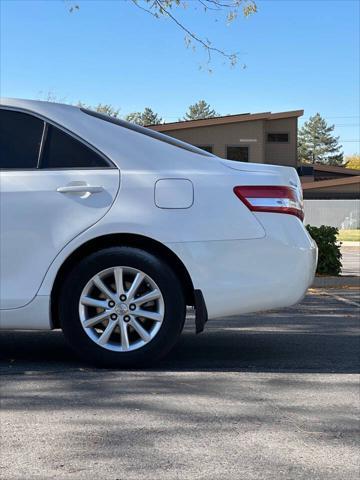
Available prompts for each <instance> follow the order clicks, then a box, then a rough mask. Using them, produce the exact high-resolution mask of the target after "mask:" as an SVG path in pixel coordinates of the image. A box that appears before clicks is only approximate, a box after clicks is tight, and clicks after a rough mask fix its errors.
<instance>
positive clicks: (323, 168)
mask: <svg viewBox="0 0 360 480" xmlns="http://www.w3.org/2000/svg"><path fill="white" fill-rule="evenodd" d="M305 166H306V165H305ZM314 170H316V171H318V172H327V173H337V174H340V175H360V170H355V169H352V168H345V167H336V166H332V165H314Z"/></svg>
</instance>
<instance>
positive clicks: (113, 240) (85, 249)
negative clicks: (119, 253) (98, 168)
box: [51, 233, 195, 328]
mask: <svg viewBox="0 0 360 480" xmlns="http://www.w3.org/2000/svg"><path fill="white" fill-rule="evenodd" d="M115 246H127V247H135V248H140V249H141V250H145V251H146V252H148V253H152V254H153V255H156V256H157V257H160V258H161V259H162V260H164V261H165V262H166V263H167V264H168V265H169V266H170V267H171V268H172V269H173V270H174V272H175V274H176V275H177V277H178V278H179V280H180V282H181V284H182V286H183V289H184V294H185V299H186V304H187V305H194V303H195V302H194V286H193V283H192V280H191V278H190V275H189V273H188V271H187V269H186V267H185V265H184V264H183V263H182V261H181V260H180V259H179V257H178V256H177V255H176V254H175V253H174V252H172V251H171V250H170V249H169V248H168V247H166V246H165V245H164V244H162V243H160V242H158V241H157V240H153V239H152V238H149V237H145V236H142V235H136V234H121V233H120V234H112V235H105V236H101V237H97V238H94V239H92V240H89V241H88V242H86V243H84V244H83V245H81V246H80V247H78V248H77V249H76V250H75V251H74V252H72V254H71V255H70V256H69V257H68V258H67V259H66V260H65V262H64V263H63V264H62V266H61V267H60V269H59V271H58V273H57V275H56V278H55V282H54V285H53V288H52V291H51V319H52V326H53V328H59V327H60V322H59V315H58V308H57V305H58V299H59V294H60V289H61V285H62V282H63V279H64V278H65V277H66V275H67V273H68V272H69V271H70V270H71V269H72V267H73V265H74V264H75V263H77V262H79V261H80V260H81V259H83V258H84V257H87V256H88V255H90V254H91V253H93V252H96V251H98V250H101V249H103V248H107V247H115Z"/></svg>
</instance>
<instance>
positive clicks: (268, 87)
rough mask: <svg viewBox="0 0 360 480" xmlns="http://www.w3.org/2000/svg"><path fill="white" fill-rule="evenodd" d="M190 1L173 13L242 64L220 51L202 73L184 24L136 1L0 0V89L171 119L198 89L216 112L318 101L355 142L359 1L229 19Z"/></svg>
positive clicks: (270, 2)
mask: <svg viewBox="0 0 360 480" xmlns="http://www.w3.org/2000/svg"><path fill="white" fill-rule="evenodd" d="M139 1H140V5H141V0H139ZM187 3H188V8H186V9H178V10H176V11H175V12H174V13H175V14H176V15H177V17H178V18H179V20H180V21H181V22H183V24H185V25H186V26H187V27H188V28H189V29H191V30H193V31H195V32H196V33H197V34H199V35H200V36H203V37H207V38H209V39H210V40H211V41H212V44H213V45H214V46H216V47H219V48H221V49H224V50H226V51H229V52H239V65H238V66H236V67H234V68H232V67H230V66H229V65H228V64H224V61H223V59H222V58H219V57H216V56H215V57H213V59H212V62H211V65H210V67H211V69H212V73H209V72H208V69H207V68H206V55H205V53H204V51H203V50H202V49H201V47H197V48H196V51H195V52H193V51H192V49H187V48H186V47H185V42H184V34H183V32H181V31H180V30H179V28H177V27H176V26H175V25H174V24H173V23H171V22H170V21H168V20H165V19H160V20H157V19H155V18H153V17H152V16H151V15H149V14H147V13H146V12H144V11H142V10H141V9H140V8H137V7H136V6H134V5H133V3H132V2H131V1H127V0H113V1H107V0H103V1H97V0H78V1H75V0H74V1H72V0H42V1H33V0H25V1H24V0H22V1H19V0H0V7H1V11H0V13H1V17H0V22H1V24H0V40H1V43H0V67H1V73H0V94H1V96H6V97H19V98H35V99H45V98H46V97H47V96H48V95H49V94H51V96H55V97H56V98H57V99H58V100H59V101H64V102H71V103H76V102H78V101H79V100H80V101H82V102H84V103H86V104H88V105H97V104H98V103H106V104H111V105H113V106H114V107H116V108H120V114H121V115H126V114H127V113H129V112H132V111H141V110H143V109H144V107H146V106H149V107H151V108H153V109H154V110H155V111H156V112H158V113H159V114H160V115H161V116H162V117H163V119H164V120H166V121H176V120H178V118H179V117H182V116H183V115H184V113H185V111H186V110H187V107H188V106H189V105H190V104H193V103H195V102H196V101H198V100H199V99H204V100H206V101H207V102H209V103H210V104H211V105H212V106H213V107H214V108H215V110H216V111H217V112H219V113H220V114H222V115H227V114H236V113H245V112H252V113H255V112H264V111H273V112H277V111H285V110H297V109H304V111H305V112H304V116H303V117H302V119H301V120H300V125H301V124H302V123H303V122H304V121H306V120H307V119H308V118H309V117H310V116H311V115H314V114H315V113H316V112H319V113H320V114H321V115H322V116H323V117H325V119H326V120H327V121H328V123H330V124H335V132H336V134H337V135H339V136H340V142H341V143H342V144H343V147H344V153H345V154H352V153H359V152H360V140H359V139H360V98H359V45H360V39H359V24H360V1H359V0H354V1H353V0H341V1H340V0H339V1H337V0H321V1H316V0H302V1H293V0H283V1H281V0H276V1H275V0H258V1H257V5H258V13H257V14H256V15H254V16H252V17H251V18H246V19H245V18H239V19H237V20H236V21H235V22H233V23H232V24H231V25H230V26H228V25H227V24H226V21H225V20H224V17H223V16H219V15H218V14H215V13H214V12H212V11H211V12H208V13H206V14H205V13H204V12H203V10H202V9H200V8H196V5H197V4H198V2H196V1H194V0H188V2H187ZM75 4H76V5H79V7H80V8H79V10H76V11H74V12H73V13H70V12H69V8H70V7H71V6H72V5H75ZM242 64H245V65H246V68H245V69H243V68H241V65H242Z"/></svg>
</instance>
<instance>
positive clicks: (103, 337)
mask: <svg viewBox="0 0 360 480" xmlns="http://www.w3.org/2000/svg"><path fill="white" fill-rule="evenodd" d="M117 323H118V322H117V321H113V320H110V321H109V323H108V325H107V327H106V328H105V330H104V332H103V333H102V334H101V335H100V337H99V340H98V344H99V345H105V344H106V343H107V342H108V341H109V338H110V337H111V334H112V333H113V331H114V328H115V327H116V325H117Z"/></svg>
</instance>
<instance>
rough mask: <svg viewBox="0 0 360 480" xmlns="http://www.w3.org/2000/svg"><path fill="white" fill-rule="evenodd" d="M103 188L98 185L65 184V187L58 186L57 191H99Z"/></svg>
mask: <svg viewBox="0 0 360 480" xmlns="http://www.w3.org/2000/svg"><path fill="white" fill-rule="evenodd" d="M103 190H104V187H101V186H100V185H99V186H98V185H67V186H66V187H58V188H57V189H56V191H57V192H59V193H99V192H102V191H103Z"/></svg>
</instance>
